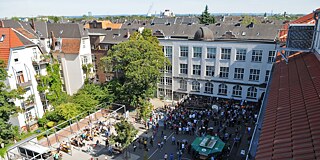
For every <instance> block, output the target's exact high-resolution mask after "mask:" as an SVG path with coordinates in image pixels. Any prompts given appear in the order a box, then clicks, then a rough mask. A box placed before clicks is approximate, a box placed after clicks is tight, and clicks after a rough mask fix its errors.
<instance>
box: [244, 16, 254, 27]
mask: <svg viewBox="0 0 320 160" xmlns="http://www.w3.org/2000/svg"><path fill="white" fill-rule="evenodd" d="M251 22H252V23H254V24H257V20H256V18H255V17H253V16H244V18H243V19H242V21H241V24H242V25H249V24H250V23H251Z"/></svg>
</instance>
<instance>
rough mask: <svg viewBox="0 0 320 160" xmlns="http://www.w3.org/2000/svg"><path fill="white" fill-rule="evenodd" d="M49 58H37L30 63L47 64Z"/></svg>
mask: <svg viewBox="0 0 320 160" xmlns="http://www.w3.org/2000/svg"><path fill="white" fill-rule="evenodd" d="M50 61H51V60H50V59H41V60H40V61H39V60H32V64H33V65H39V64H40V65H41V64H48V63H50Z"/></svg>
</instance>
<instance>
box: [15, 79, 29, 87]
mask: <svg viewBox="0 0 320 160" xmlns="http://www.w3.org/2000/svg"><path fill="white" fill-rule="evenodd" d="M31 85H32V82H31V80H29V81H26V82H23V83H17V86H18V87H29V86H31Z"/></svg>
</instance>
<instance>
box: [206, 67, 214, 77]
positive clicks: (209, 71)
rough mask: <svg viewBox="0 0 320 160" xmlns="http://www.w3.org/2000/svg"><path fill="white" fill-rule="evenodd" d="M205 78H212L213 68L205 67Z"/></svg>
mask: <svg viewBox="0 0 320 160" xmlns="http://www.w3.org/2000/svg"><path fill="white" fill-rule="evenodd" d="M206 76H212V77H213V76H214V66H206Z"/></svg>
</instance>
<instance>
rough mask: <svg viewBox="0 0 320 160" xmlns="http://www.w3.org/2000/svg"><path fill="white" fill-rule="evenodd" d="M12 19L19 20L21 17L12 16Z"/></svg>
mask: <svg viewBox="0 0 320 160" xmlns="http://www.w3.org/2000/svg"><path fill="white" fill-rule="evenodd" d="M11 20H14V21H19V17H11Z"/></svg>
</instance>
